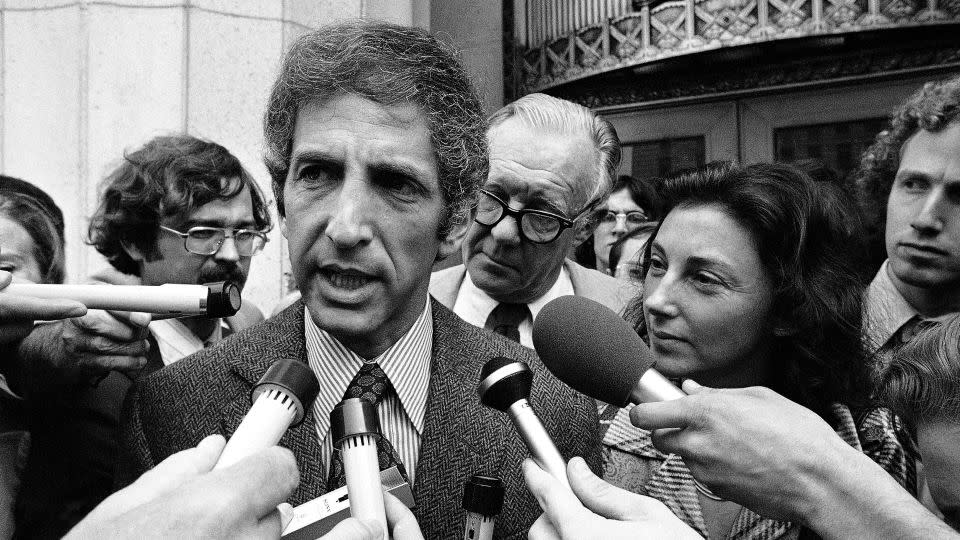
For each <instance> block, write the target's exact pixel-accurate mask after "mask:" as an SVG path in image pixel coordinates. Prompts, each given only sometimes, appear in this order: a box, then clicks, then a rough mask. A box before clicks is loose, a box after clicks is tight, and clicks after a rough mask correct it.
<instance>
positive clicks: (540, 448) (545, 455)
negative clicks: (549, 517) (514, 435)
mask: <svg viewBox="0 0 960 540" xmlns="http://www.w3.org/2000/svg"><path fill="white" fill-rule="evenodd" d="M532 384H533V372H532V371H530V368H529V367H527V365H526V364H524V363H523V362H518V361H516V360H510V359H509V358H503V357H498V358H492V359H490V360H488V361H487V363H486V364H484V365H483V369H481V370H480V386H479V388H478V389H477V392H478V393H479V394H480V402H481V403H483V404H484V405H486V406H487V407H491V408H493V409H497V410H498V411H503V412H505V413H507V414H509V415H510V419H511V420H513V425H514V426H515V427H516V428H517V432H519V433H520V436H521V437H522V438H523V442H524V443H526V445H527V449H528V450H529V451H530V454H531V456H532V457H533V460H534V461H535V462H536V463H537V465H539V466H540V468H541V469H543V470H545V471H547V472H548V473H550V474H551V475H553V477H554V478H556V479H557V480H559V481H560V483H562V484H563V485H565V486H567V489H569V488H570V484H569V482H568V481H567V464H566V462H565V461H564V460H563V456H561V455H560V452H559V451H557V447H556V446H555V445H554V444H553V440H552V439H551V438H550V434H549V433H547V430H546V429H544V428H543V424H542V423H541V422H540V419H539V418H538V417H537V413H536V412H534V410H533V407H532V406H531V405H530V402H529V401H528V399H529V398H530V386H531V385H532Z"/></svg>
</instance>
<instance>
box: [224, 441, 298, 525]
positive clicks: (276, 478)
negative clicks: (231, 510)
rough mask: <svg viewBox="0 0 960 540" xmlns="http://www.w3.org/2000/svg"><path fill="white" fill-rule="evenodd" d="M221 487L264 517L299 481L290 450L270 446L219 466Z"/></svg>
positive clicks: (285, 497)
mask: <svg viewBox="0 0 960 540" xmlns="http://www.w3.org/2000/svg"><path fill="white" fill-rule="evenodd" d="M217 472H222V474H223V477H224V486H223V487H224V488H225V490H226V492H227V493H232V494H236V495H238V497H237V498H238V499H240V500H239V501H238V502H240V503H242V504H244V505H245V506H246V507H247V508H249V509H250V512H251V513H252V514H254V515H256V516H266V515H267V514H269V513H270V512H271V511H272V510H273V509H274V508H276V506H277V505H278V504H280V503H281V502H283V501H285V500H287V499H288V498H289V497H290V495H291V494H292V493H293V490H294V489H296V488H297V484H298V483H299V482H300V473H299V471H298V470H297V462H296V460H295V459H294V457H293V453H291V452H290V450H287V449H286V448H281V447H279V446H273V447H271V448H267V449H266V450H261V451H259V452H257V453H255V454H253V455H252V456H249V457H247V458H244V459H242V460H240V462H239V463H236V464H235V465H232V466H230V467H227V468H226V469H223V470H222V471H217Z"/></svg>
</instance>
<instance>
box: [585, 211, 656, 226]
mask: <svg viewBox="0 0 960 540" xmlns="http://www.w3.org/2000/svg"><path fill="white" fill-rule="evenodd" d="M593 219H594V220H595V222H596V223H597V224H598V225H607V226H614V225H616V224H617V222H618V221H620V220H621V219H622V220H623V225H624V226H625V227H627V228H628V229H633V228H636V227H639V226H641V225H643V224H644V223H646V222H647V221H650V218H648V217H647V213H646V212H644V211H642V210H632V211H630V212H614V211H613V210H597V211H596V212H594V214H593Z"/></svg>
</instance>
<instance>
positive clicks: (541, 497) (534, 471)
mask: <svg viewBox="0 0 960 540" xmlns="http://www.w3.org/2000/svg"><path fill="white" fill-rule="evenodd" d="M523 477H524V479H526V481H527V487H528V488H529V489H530V492H531V493H533V496H534V497H536V499H537V502H538V503H540V508H542V509H543V513H544V514H545V515H546V516H547V518H548V519H549V520H550V521H551V522H552V523H553V524H554V525H557V526H559V525H560V524H562V523H566V522H568V521H570V519H571V517H572V516H575V515H577V514H578V513H580V512H583V505H582V504H580V501H579V500H578V499H577V497H576V496H575V495H574V494H573V493H571V492H570V490H568V489H566V488H565V487H564V486H563V485H562V484H561V483H560V482H559V481H558V480H557V479H556V478H554V477H552V476H550V474H549V473H547V472H546V471H544V470H543V469H541V468H540V466H539V465H537V464H536V463H534V461H533V460H531V459H529V458H527V459H525V460H523Z"/></svg>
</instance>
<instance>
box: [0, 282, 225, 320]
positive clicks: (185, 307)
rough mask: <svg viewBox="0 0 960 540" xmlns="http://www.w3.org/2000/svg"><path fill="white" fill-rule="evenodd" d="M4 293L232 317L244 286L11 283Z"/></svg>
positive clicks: (91, 306)
mask: <svg viewBox="0 0 960 540" xmlns="http://www.w3.org/2000/svg"><path fill="white" fill-rule="evenodd" d="M0 294H13V295H17V296H30V297H33V298H41V299H51V300H53V299H64V300H75V301H77V302H80V303H81V304H83V305H85V306H87V308H88V309H108V310H116V311H140V312H144V313H157V314H163V315H178V316H187V315H201V316H208V317H229V316H231V315H234V314H236V312H237V311H238V310H239V309H240V305H241V302H242V300H241V297H240V289H239V288H238V287H237V286H236V285H235V284H233V283H232V282H229V281H221V282H217V283H210V284H207V285H189V284H182V283H167V284H164V285H71V284H37V283H11V284H10V285H8V286H7V288H6V289H4V290H3V291H2V292H0Z"/></svg>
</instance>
